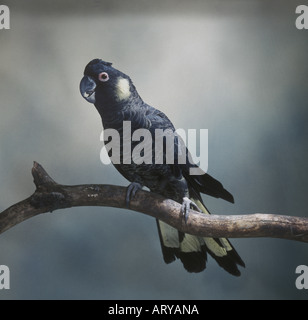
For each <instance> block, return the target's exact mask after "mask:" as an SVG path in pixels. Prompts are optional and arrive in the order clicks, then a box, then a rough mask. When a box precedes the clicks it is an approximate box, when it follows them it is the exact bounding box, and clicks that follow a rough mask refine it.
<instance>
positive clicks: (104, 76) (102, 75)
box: [98, 72, 109, 82]
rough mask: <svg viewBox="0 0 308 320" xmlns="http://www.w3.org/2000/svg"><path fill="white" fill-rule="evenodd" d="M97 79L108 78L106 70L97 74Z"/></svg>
mask: <svg viewBox="0 0 308 320" xmlns="http://www.w3.org/2000/svg"><path fill="white" fill-rule="evenodd" d="M98 80H99V81H102V82H106V81H108V80H109V75H108V73H107V72H101V73H100V74H99V75H98Z"/></svg>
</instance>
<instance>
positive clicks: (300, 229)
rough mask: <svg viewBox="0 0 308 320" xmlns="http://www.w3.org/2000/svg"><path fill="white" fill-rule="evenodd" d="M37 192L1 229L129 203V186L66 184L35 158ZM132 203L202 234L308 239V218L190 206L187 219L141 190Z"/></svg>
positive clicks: (3, 217)
mask: <svg viewBox="0 0 308 320" xmlns="http://www.w3.org/2000/svg"><path fill="white" fill-rule="evenodd" d="M32 175H33V178H34V184H35V186H36V190H35V192H34V193H33V194H32V195H31V196H30V197H29V198H27V199H25V200H23V201H21V202H18V203H16V204H14V205H13V206H11V207H9V208H8V209H6V210H4V211H3V212H2V213H0V233H2V232H4V231H6V230H8V229H10V228H12V227H13V226H15V225H16V224H18V223H20V222H22V221H24V220H26V219H29V218H31V217H34V216H36V215H38V214H40V213H45V212H52V211H54V210H57V209H63V208H71V207H78V206H104V207H117V208H126V205H125V195H126V187H120V186H113V185H101V184H89V185H75V186H66V185H61V184H58V183H56V182H55V181H54V180H53V179H52V178H51V177H50V176H49V175H48V174H47V172H46V171H45V170H44V169H43V167H42V166H41V165H39V164H38V163H37V162H34V165H33V168H32ZM130 209H131V210H134V211H138V212H142V213H145V214H147V215H150V216H152V217H155V218H157V219H160V220H162V221H164V222H166V223H168V224H169V225H171V226H173V227H175V228H177V229H178V230H180V231H183V232H185V233H190V234H193V235H197V236H202V237H228V238H251V237H271V238H283V239H289V240H297V241H302V242H308V218H306V217H305V218H304V217H291V216H282V215H274V214H260V213H256V214H249V215H220V216H218V215H205V214H201V213H199V212H196V211H193V210H190V215H189V217H188V221H187V223H185V221H184V219H183V217H182V214H181V213H180V209H181V205H180V204H179V203H177V202H175V201H172V200H170V199H165V198H163V197H162V196H159V195H157V194H154V193H152V192H147V191H143V190H139V191H138V192H137V193H136V195H135V196H134V198H133V199H132V200H131V202H130Z"/></svg>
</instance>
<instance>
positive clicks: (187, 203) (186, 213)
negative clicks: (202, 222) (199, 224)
mask: <svg viewBox="0 0 308 320" xmlns="http://www.w3.org/2000/svg"><path fill="white" fill-rule="evenodd" d="M190 206H192V207H194V208H196V210H197V211H198V212H201V210H200V209H199V207H198V206H197V205H196V204H195V203H194V202H193V201H192V200H190V199H189V198H187V197H184V198H183V202H182V207H181V213H182V214H183V216H184V220H185V223H187V220H188V216H189V209H190Z"/></svg>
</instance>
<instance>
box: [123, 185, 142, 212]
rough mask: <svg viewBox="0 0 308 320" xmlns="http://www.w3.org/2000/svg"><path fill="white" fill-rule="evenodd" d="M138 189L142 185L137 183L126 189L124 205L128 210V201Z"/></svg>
mask: <svg viewBox="0 0 308 320" xmlns="http://www.w3.org/2000/svg"><path fill="white" fill-rule="evenodd" d="M140 189H142V185H141V184H140V183H138V182H132V183H131V184H130V185H129V186H128V187H127V191H126V198H125V204H126V207H127V208H128V209H129V203H130V200H131V199H132V198H133V197H134V196H135V194H136V192H137V191H138V190H140Z"/></svg>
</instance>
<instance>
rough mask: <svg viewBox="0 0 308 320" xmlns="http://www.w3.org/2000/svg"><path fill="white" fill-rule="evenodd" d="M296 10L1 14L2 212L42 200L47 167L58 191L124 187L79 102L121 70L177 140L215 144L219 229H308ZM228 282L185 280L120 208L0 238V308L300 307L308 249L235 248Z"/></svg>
mask: <svg viewBox="0 0 308 320" xmlns="http://www.w3.org/2000/svg"><path fill="white" fill-rule="evenodd" d="M302 2H303V1H293V0H292V1H290V0H289V1H282V0H280V1H271V0H267V1H258V0H250V1H244V0H228V1H227V0H206V1H205V0H202V1H201V0H199V1H194V0H191V1H176V0H168V1H162V0H158V1H155V2H153V1H145V0H143V1H137V0H134V1H120V0H116V1H104V0H102V1H99V0H88V1H81V0H80V1H65V2H64V1H60V0H56V1H39V0H28V1H23V2H21V1H13V0H12V1H6V3H5V4H6V5H8V6H9V8H10V11H11V29H10V30H0V43H1V46H0V106H1V109H0V180H1V183H0V211H3V210H4V209H6V208H7V207H9V206H11V205H12V204H14V203H16V202H18V201H20V200H23V199H24V198H26V197H28V196H29V195H31V194H32V193H33V192H34V185H33V183H32V176H31V167H32V163H33V161H34V160H35V161H37V162H39V163H40V164H41V165H43V167H44V168H45V169H46V170H47V172H48V173H49V174H50V175H51V177H52V178H53V179H54V180H56V181H57V182H59V183H62V184H86V183H106V184H116V185H128V182H127V181H126V180H125V179H124V178H122V177H121V176H120V174H119V173H118V172H117V171H116V170H115V169H114V168H113V167H112V166H111V165H108V166H107V165H103V164H102V163H101V162H100V158H99V155H100V150H101V148H102V142H101V141H100V140H99V137H100V133H101V130H102V127H101V120H100V117H99V115H98V113H97V111H96V110H95V108H94V106H93V105H91V104H89V103H87V102H86V101H85V100H84V99H82V97H81V96H80V94H79V82H80V79H81V77H82V74H83V70H84V67H85V65H86V64H87V63H88V62H89V61H90V60H91V59H93V58H102V59H103V60H106V61H110V62H113V64H114V67H116V68H117V69H119V70H121V71H123V72H124V73H126V74H128V75H129V76H130V77H131V78H132V80H133V81H134V84H135V85H136V87H137V89H138V92H139V94H140V95H141V97H142V98H143V99H144V100H145V101H146V102H147V103H149V104H151V105H153V106H155V107H157V108H159V109H160V110H162V111H163V112H165V113H166V114H167V115H168V116H169V118H171V119H172V121H173V123H174V125H175V127H177V128H184V129H190V128H193V129H202V128H203V129H208V130H209V170H208V172H209V173H210V174H211V175H213V176H214V177H216V178H217V179H219V180H220V181H222V182H223V184H224V186H225V187H226V188H227V189H228V190H229V191H231V193H232V194H233V195H234V197H235V204H234V205H232V204H229V203H227V202H224V201H223V200H217V199H212V198H210V197H206V196H205V197H204V200H205V203H206V204H207V206H208V208H209V209H210V211H212V212H213V213H217V214H249V213H257V212H258V213H276V214H284V215H291V216H307V215H308V211H307V189H308V183H307V180H308V179H307V178H308V173H307V171H308V165H307V163H308V161H307V156H308V148H307V146H308V143H307V141H308V140H307V139H308V129H307V119H308V108H307V107H308V106H307V102H308V90H307V89H308V88H307V84H308V63H307V50H308V30H297V29H296V27H295V20H296V17H297V16H296V14H295V8H296V6H297V5H299V4H303V3H302ZM232 243H233V245H234V246H235V247H236V248H237V251H238V252H239V253H240V255H241V257H242V258H243V260H244V261H245V262H246V268H245V269H242V270H241V271H242V276H241V277H240V278H235V277H232V276H230V275H229V274H227V273H226V272H225V271H223V270H222V269H221V268H220V267H218V265H217V264H216V263H215V261H213V259H211V258H210V257H209V258H208V265H207V269H206V270H205V271H204V272H202V273H199V274H189V273H187V272H186V271H185V270H184V269H183V267H182V265H181V263H180V262H178V261H177V262H175V263H172V264H170V265H166V264H165V263H164V262H163V259H162V253H161V249H160V243H159V238H158V234H157V230H156V223H155V220H154V219H153V218H151V217H148V216H145V215H142V214H140V213H136V212H133V211H128V210H123V209H122V210H120V209H115V208H91V207H82V208H72V209H67V210H58V211H54V212H53V213H47V214H43V215H40V216H37V217H34V218H32V219H29V220H27V221H25V222H23V223H21V224H19V225H17V226H15V227H14V228H12V229H10V230H8V231H6V232H5V233H3V234H1V235H0V265H7V266H8V267H9V268H10V273H11V277H10V280H11V289H10V290H0V299H307V297H308V295H307V292H306V291H305V290H298V289H296V287H295V280H296V277H297V275H296V274H295V269H296V267H297V266H298V265H302V264H304V265H308V246H307V244H304V243H299V242H298V243H297V242H292V241H287V240H281V239H261V238H260V239H232Z"/></svg>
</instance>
